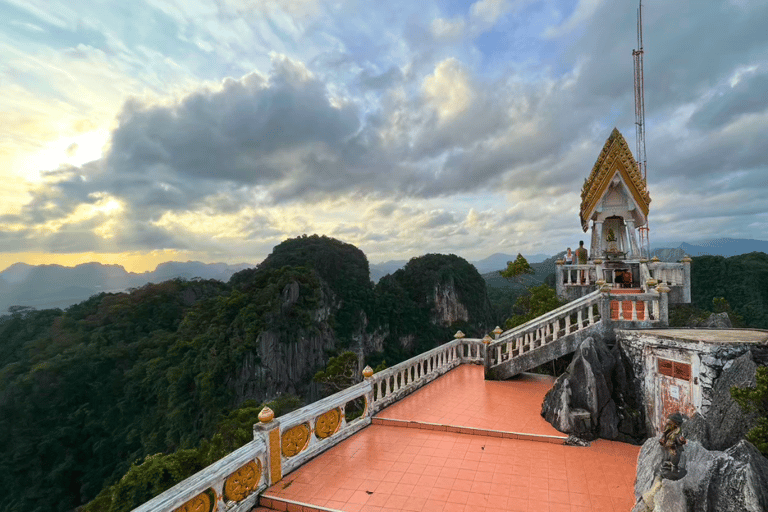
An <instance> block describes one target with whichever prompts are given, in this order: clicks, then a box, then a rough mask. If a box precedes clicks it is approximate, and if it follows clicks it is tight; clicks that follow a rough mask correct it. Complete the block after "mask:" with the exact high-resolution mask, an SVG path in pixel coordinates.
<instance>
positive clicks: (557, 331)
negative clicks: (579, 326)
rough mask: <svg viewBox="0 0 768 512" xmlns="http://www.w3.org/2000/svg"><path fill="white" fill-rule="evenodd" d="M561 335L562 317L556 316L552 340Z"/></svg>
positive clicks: (553, 323)
mask: <svg viewBox="0 0 768 512" xmlns="http://www.w3.org/2000/svg"><path fill="white" fill-rule="evenodd" d="M559 336H560V319H559V318H555V321H554V322H552V341H555V340H556V339H557V338H558V337H559Z"/></svg>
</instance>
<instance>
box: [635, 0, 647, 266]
mask: <svg viewBox="0 0 768 512" xmlns="http://www.w3.org/2000/svg"><path fill="white" fill-rule="evenodd" d="M637 46H638V49H637V50H632V59H633V60H634V62H635V157H636V158H637V166H638V170H639V171H640V173H641V174H642V176H643V181H645V182H646V187H647V186H648V185H647V180H648V162H647V161H646V159H645V94H644V88H645V83H644V79H643V0H640V6H639V7H638V8H637ZM650 230H651V228H650V221H649V220H648V219H646V221H645V226H641V227H640V228H638V231H640V246H641V248H642V249H641V250H642V251H643V252H645V254H644V256H645V257H646V258H649V257H650V255H651V254H650V253H651V241H650V238H649V234H650Z"/></svg>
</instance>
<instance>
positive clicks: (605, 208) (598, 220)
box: [579, 128, 651, 260]
mask: <svg viewBox="0 0 768 512" xmlns="http://www.w3.org/2000/svg"><path fill="white" fill-rule="evenodd" d="M650 203H651V197H650V195H649V194H648V188H647V187H646V183H645V179H643V176H642V175H641V174H640V170H639V166H638V165H637V162H635V159H634V157H633V156H632V152H631V151H630V150H629V146H627V141H625V140H624V137H622V135H621V133H619V130H617V129H616V128H614V129H613V132H611V135H610V137H608V140H607V141H605V145H604V146H603V150H602V151H601V152H600V156H598V158H597V161H596V162H595V165H594V167H593V168H592V172H591V173H590V174H589V178H587V179H586V180H584V187H583V188H582V189H581V210H580V212H579V218H580V220H581V227H582V228H583V229H584V232H585V233H586V232H588V231H589V230H590V229H591V231H592V243H591V247H590V251H589V254H590V256H591V258H592V259H593V260H594V259H597V258H610V259H626V260H637V259H639V258H640V257H641V256H645V257H648V254H647V253H646V254H643V252H644V250H645V249H647V248H643V247H640V246H638V243H637V240H638V238H637V229H639V228H642V227H644V226H645V225H646V224H647V223H648V206H649V205H650Z"/></svg>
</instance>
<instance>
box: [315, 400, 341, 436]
mask: <svg viewBox="0 0 768 512" xmlns="http://www.w3.org/2000/svg"><path fill="white" fill-rule="evenodd" d="M340 424H341V409H339V408H338V407H337V408H336V409H331V410H330V411H328V412H326V413H323V414H321V415H320V416H318V417H317V419H316V420H315V435H316V436H317V438H318V439H325V438H326V437H330V436H332V435H333V434H335V433H336V431H337V430H338V429H339V425H340Z"/></svg>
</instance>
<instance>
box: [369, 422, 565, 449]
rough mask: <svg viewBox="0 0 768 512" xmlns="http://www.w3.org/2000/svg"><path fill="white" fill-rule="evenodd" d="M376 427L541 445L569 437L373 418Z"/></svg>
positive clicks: (556, 442) (560, 442) (563, 440)
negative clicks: (482, 437)
mask: <svg viewBox="0 0 768 512" xmlns="http://www.w3.org/2000/svg"><path fill="white" fill-rule="evenodd" d="M373 424H374V425H383V426H387V427H399V428H415V429H421V430H435V431H440V432H450V433H453V434H467V435H472V436H486V437H501V438H504V439H520V440H523V441H537V442H540V443H555V444H562V443H564V442H565V440H566V439H568V436H566V435H562V436H550V435H544V434H529V433H525V432H506V431H504V430H493V429H488V428H474V427H462V426H458V425H444V424H440V423H428V422H425V421H412V420H397V419H392V418H373Z"/></svg>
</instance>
